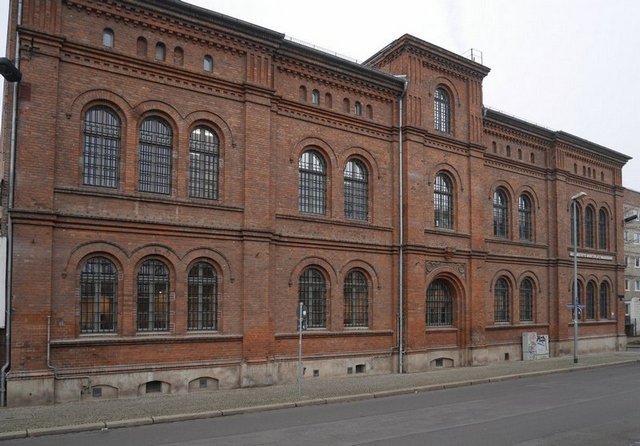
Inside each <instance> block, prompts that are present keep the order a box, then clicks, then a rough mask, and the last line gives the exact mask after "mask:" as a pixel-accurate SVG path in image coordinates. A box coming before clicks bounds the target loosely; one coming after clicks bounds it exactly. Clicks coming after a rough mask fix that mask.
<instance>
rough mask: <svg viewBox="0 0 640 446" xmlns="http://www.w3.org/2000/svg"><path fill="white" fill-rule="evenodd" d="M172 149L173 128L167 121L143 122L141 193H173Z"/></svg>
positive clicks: (140, 154)
mask: <svg viewBox="0 0 640 446" xmlns="http://www.w3.org/2000/svg"><path fill="white" fill-rule="evenodd" d="M172 147H173V136H172V131H171V127H169V124H167V122H166V121H165V120H163V119H161V118H158V117H151V118H147V119H145V120H144V121H142V124H141V125H140V149H139V150H140V153H139V160H140V179H139V189H140V191H141V192H153V193H156V194H167V195H168V194H170V193H171V150H172Z"/></svg>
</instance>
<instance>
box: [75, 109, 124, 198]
mask: <svg viewBox="0 0 640 446" xmlns="http://www.w3.org/2000/svg"><path fill="white" fill-rule="evenodd" d="M82 157H83V168H84V171H83V175H82V181H83V184H85V185H88V186H100V187H112V188H114V187H117V186H118V167H119V164H120V120H119V119H118V117H117V115H116V114H115V113H114V112H113V111H111V110H109V109H108V108H106V107H94V108H92V109H90V110H89V111H87V113H86V114H85V120H84V150H83V154H82Z"/></svg>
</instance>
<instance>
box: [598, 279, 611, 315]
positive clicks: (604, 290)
mask: <svg viewBox="0 0 640 446" xmlns="http://www.w3.org/2000/svg"><path fill="white" fill-rule="evenodd" d="M600 319H609V285H608V284H607V283H606V282H603V283H602V284H601V285H600Z"/></svg>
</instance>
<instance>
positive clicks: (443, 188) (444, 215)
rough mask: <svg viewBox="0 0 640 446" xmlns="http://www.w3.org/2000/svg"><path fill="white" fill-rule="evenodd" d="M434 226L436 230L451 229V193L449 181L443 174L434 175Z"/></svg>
mask: <svg viewBox="0 0 640 446" xmlns="http://www.w3.org/2000/svg"><path fill="white" fill-rule="evenodd" d="M433 205H434V214H435V215H434V224H435V226H436V228H444V229H452V228H453V191H452V187H451V180H450V179H449V178H448V177H447V176H446V175H444V174H439V175H436V181H435V186H434V190H433Z"/></svg>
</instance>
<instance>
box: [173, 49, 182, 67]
mask: <svg viewBox="0 0 640 446" xmlns="http://www.w3.org/2000/svg"><path fill="white" fill-rule="evenodd" d="M173 63H174V64H176V65H179V66H182V64H183V63H184V51H183V49H182V48H180V47H179V46H177V47H175V48H174V49H173Z"/></svg>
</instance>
